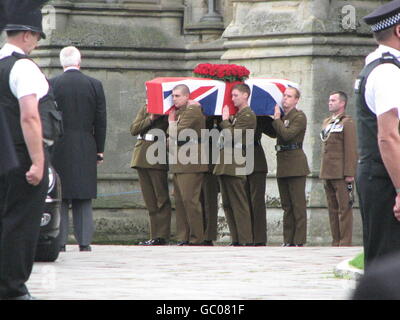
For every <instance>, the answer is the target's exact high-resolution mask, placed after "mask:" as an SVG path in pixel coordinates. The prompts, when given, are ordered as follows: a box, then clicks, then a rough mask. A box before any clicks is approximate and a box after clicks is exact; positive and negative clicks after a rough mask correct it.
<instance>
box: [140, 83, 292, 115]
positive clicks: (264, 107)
mask: <svg viewBox="0 0 400 320" xmlns="http://www.w3.org/2000/svg"><path fill="white" fill-rule="evenodd" d="M237 83H241V82H233V83H231V82H223V81H218V80H213V79H207V78H190V77H170V78H155V79H153V80H151V81H147V82H146V92H147V111H148V112H150V113H155V114H167V113H168V112H169V110H170V109H171V107H173V104H174V103H173V100H172V89H173V88H174V87H175V86H177V85H178V84H185V85H187V86H188V87H189V90H190V99H192V100H195V101H198V102H199V103H200V104H201V106H202V107H203V111H204V113H205V114H206V115H221V114H222V107H223V106H224V105H228V106H229V108H230V114H235V112H236V110H235V107H234V106H233V103H232V99H231V91H232V88H233V86H234V85H235V84H237ZM245 83H246V84H247V85H249V87H250V90H251V95H250V98H249V104H250V107H251V108H252V109H253V111H254V112H255V114H256V115H272V114H274V107H275V105H276V104H278V105H279V106H281V102H282V97H283V93H284V92H285V89H286V88H287V87H295V88H298V85H297V84H296V83H294V82H291V81H289V80H284V79H270V78H250V79H247V80H246V81H245Z"/></svg>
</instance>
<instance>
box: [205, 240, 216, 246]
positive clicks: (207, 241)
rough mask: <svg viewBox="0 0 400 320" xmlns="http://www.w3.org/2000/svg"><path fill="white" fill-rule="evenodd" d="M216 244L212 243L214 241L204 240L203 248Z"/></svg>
mask: <svg viewBox="0 0 400 320" xmlns="http://www.w3.org/2000/svg"><path fill="white" fill-rule="evenodd" d="M213 245H214V243H213V242H212V240H204V242H203V246H213Z"/></svg>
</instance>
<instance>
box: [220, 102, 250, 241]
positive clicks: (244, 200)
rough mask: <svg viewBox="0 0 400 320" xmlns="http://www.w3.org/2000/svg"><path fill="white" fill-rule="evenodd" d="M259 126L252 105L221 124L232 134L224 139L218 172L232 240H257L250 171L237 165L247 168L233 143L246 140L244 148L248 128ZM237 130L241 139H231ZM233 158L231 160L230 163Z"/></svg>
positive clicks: (243, 142) (242, 142) (241, 147)
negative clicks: (250, 191)
mask: <svg viewBox="0 0 400 320" xmlns="http://www.w3.org/2000/svg"><path fill="white" fill-rule="evenodd" d="M256 126H257V118H256V115H255V114H254V112H253V111H252V110H251V109H250V107H245V108H243V109H242V110H240V111H239V112H238V113H237V114H236V115H234V116H233V118H232V121H230V120H223V121H222V122H221V128H222V129H226V130H228V132H230V133H231V134H230V137H228V138H227V139H229V140H228V141H224V147H223V148H222V149H221V150H220V158H219V162H217V164H216V166H215V169H214V174H215V175H217V176H219V181H220V188H221V195H222V204H223V207H224V212H225V216H226V219H227V222H228V226H229V230H230V233H231V238H232V243H238V244H250V243H253V234H252V224H251V209H250V202H249V197H248V194H247V190H246V181H247V180H246V175H245V174H244V173H243V172H238V171H237V169H243V168H244V166H245V165H241V164H239V163H237V161H235V159H234V156H233V155H234V148H233V147H234V146H235V145H236V144H237V143H240V144H242V146H240V149H242V151H243V146H244V144H245V142H246V130H247V129H250V130H255V129H256ZM234 130H242V132H241V138H242V141H241V142H237V141H232V139H230V138H232V137H234V133H233V132H234ZM226 137H227V136H225V138H226ZM252 143H253V142H252ZM228 145H229V147H228V148H226V147H225V146H228ZM221 146H222V145H221ZM236 146H237V145H236ZM229 160H230V162H231V163H228V162H229ZM247 160H248V159H247Z"/></svg>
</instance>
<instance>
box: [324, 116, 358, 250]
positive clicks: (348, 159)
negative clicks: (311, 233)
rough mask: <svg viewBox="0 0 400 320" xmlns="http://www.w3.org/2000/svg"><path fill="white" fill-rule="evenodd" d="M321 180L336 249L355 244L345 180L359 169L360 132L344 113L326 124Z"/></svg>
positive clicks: (333, 243) (328, 120)
mask: <svg viewBox="0 0 400 320" xmlns="http://www.w3.org/2000/svg"><path fill="white" fill-rule="evenodd" d="M321 139H322V156H321V169H320V179H324V188H325V193H326V198H327V203H328V212H329V222H330V227H331V233H332V245H333V246H349V245H351V242H352V231H353V212H352V205H351V203H350V201H351V199H350V195H349V192H348V189H347V182H346V181H345V177H355V174H356V167H357V143H356V129H355V124H354V122H353V119H352V118H351V117H350V116H348V115H346V114H345V113H341V114H339V115H337V116H336V117H334V116H331V117H328V118H326V119H325V120H324V121H323V124H322V131H321Z"/></svg>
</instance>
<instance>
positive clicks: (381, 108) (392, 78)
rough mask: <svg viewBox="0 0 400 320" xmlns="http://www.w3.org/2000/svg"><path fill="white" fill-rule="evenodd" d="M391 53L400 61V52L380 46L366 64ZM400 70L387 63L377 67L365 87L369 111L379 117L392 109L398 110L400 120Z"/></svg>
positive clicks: (369, 56) (367, 59) (370, 55)
mask: <svg viewBox="0 0 400 320" xmlns="http://www.w3.org/2000/svg"><path fill="white" fill-rule="evenodd" d="M386 52H389V53H391V54H393V55H394V56H395V57H396V58H397V59H399V61H400V51H398V50H396V49H393V48H391V47H387V46H384V45H380V46H379V47H378V48H377V49H376V50H375V51H374V52H372V53H371V54H369V55H368V57H367V58H366V64H368V63H370V62H372V61H374V60H376V59H379V58H380V57H381V56H382V54H383V53H386ZM399 84H400V68H398V67H397V66H395V65H394V64H390V63H386V64H382V65H379V66H377V67H376V68H375V69H374V70H373V71H372V72H371V73H370V75H369V77H368V79H367V83H366V85H365V101H366V102H367V105H368V107H369V109H370V110H371V111H372V112H373V113H374V114H375V115H376V116H379V115H381V114H383V113H385V112H387V111H389V110H391V109H397V110H398V117H399V119H400V88H399Z"/></svg>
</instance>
